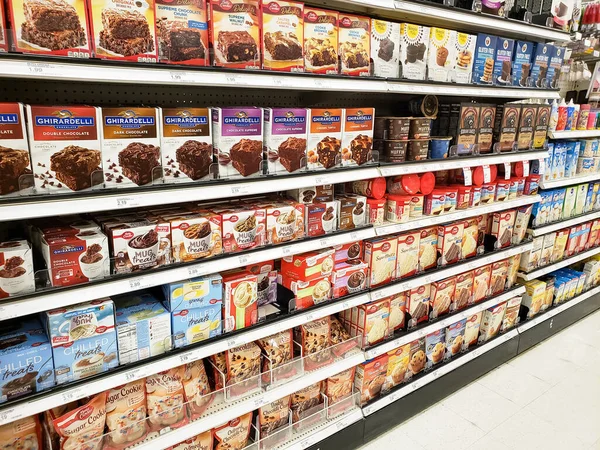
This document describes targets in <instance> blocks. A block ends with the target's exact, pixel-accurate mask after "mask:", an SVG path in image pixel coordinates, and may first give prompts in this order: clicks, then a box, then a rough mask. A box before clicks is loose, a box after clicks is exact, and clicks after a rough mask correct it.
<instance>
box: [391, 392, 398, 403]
mask: <svg viewBox="0 0 600 450" xmlns="http://www.w3.org/2000/svg"><path fill="white" fill-rule="evenodd" d="M399 395H400V393H399V392H394V393H393V394H390V403H393V402H395V401H396V400H398V396H399Z"/></svg>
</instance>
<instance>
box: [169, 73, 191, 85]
mask: <svg viewBox="0 0 600 450" xmlns="http://www.w3.org/2000/svg"><path fill="white" fill-rule="evenodd" d="M171 80H172V81H176V82H178V83H183V82H185V81H190V80H189V78H188V77H187V73H186V72H184V71H172V72H171Z"/></svg>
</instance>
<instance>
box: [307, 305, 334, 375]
mask: <svg viewBox="0 0 600 450" xmlns="http://www.w3.org/2000/svg"><path fill="white" fill-rule="evenodd" d="M301 330H302V354H303V355H304V358H305V359H304V369H305V370H315V369H318V368H319V367H323V366H326V365H328V364H330V363H331V362H333V354H332V352H331V350H330V349H329V346H330V341H329V339H330V335H331V326H330V324H329V317H325V318H323V319H319V320H313V321H312V322H308V323H305V324H304V325H301Z"/></svg>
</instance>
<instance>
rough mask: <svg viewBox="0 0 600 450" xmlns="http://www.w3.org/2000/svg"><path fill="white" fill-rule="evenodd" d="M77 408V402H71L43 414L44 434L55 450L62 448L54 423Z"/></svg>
mask: <svg viewBox="0 0 600 450" xmlns="http://www.w3.org/2000/svg"><path fill="white" fill-rule="evenodd" d="M77 406H78V403H77V402H70V403H66V404H64V405H59V406H57V407H56V408H50V409H48V410H47V411H44V412H43V413H42V416H41V419H42V426H43V428H44V432H46V433H47V435H48V436H47V438H48V439H49V440H50V443H51V446H52V448H53V449H58V448H59V447H60V436H59V435H58V433H57V432H56V430H55V429H54V424H53V423H52V422H53V421H54V419H56V418H57V417H60V416H62V415H64V414H66V413H67V412H69V411H73V410H74V409H75V408H77ZM44 439H46V436H44ZM1 442H4V441H1Z"/></svg>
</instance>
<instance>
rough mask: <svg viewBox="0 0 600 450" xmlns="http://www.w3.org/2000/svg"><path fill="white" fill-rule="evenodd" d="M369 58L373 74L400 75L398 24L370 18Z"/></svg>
mask: <svg viewBox="0 0 600 450" xmlns="http://www.w3.org/2000/svg"><path fill="white" fill-rule="evenodd" d="M371 59H372V60H373V75H374V76H376V77H385V78H398V77H399V76H400V24H399V23H395V22H388V21H387V20H379V19H371Z"/></svg>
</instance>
